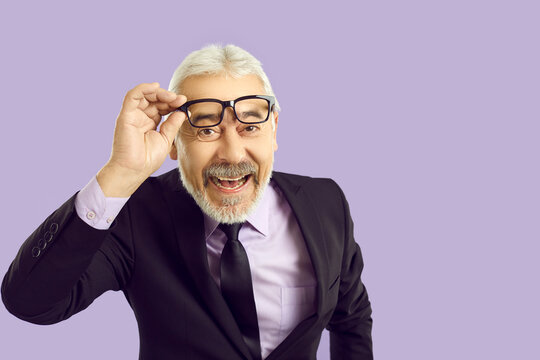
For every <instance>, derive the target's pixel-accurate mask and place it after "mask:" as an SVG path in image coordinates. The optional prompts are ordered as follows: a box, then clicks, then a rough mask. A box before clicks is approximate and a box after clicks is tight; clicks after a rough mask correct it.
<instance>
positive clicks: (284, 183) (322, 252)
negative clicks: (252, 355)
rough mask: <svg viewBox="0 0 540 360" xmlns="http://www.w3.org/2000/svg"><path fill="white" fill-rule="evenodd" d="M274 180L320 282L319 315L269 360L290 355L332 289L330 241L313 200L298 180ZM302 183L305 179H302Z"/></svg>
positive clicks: (280, 177)
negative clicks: (291, 348) (288, 350)
mask: <svg viewBox="0 0 540 360" xmlns="http://www.w3.org/2000/svg"><path fill="white" fill-rule="evenodd" d="M272 179H273V180H274V181H275V182H276V183H277V184H278V186H279V188H280V189H281V191H282V192H283V195H284V196H285V198H286V199H287V201H288V202H289V205H290V206H291V209H292V210H293V212H294V215H295V216H296V220H297V221H298V225H299V226H300V229H301V231H302V235H303V236H304V240H305V242H306V247H307V250H308V253H309V256H310V258H311V263H312V265H313V270H314V271H315V277H316V279H317V300H316V301H317V313H316V314H314V315H313V316H310V317H309V318H307V319H305V320H304V321H302V322H301V323H300V324H298V326H297V327H296V328H295V329H294V330H293V331H292V332H291V333H290V334H289V336H288V337H287V338H285V340H284V341H283V342H282V343H281V344H280V345H279V346H278V347H277V348H276V349H275V350H274V351H273V352H272V353H271V354H270V356H269V357H268V358H267V360H271V359H275V358H278V357H279V356H280V354H282V353H284V352H286V351H287V348H289V347H290V346H291V345H293V344H294V343H295V341H296V340H297V339H299V338H300V337H301V336H302V335H303V334H305V333H306V332H307V331H308V330H309V329H310V328H311V327H312V326H314V325H315V324H316V322H317V319H318V318H319V315H320V314H321V312H322V309H323V304H324V303H325V301H326V295H327V290H328V286H329V282H330V279H329V274H328V272H327V269H328V257H327V251H326V240H325V238H324V232H323V229H322V226H321V221H320V219H319V213H318V212H317V210H316V207H315V206H314V204H313V201H312V199H310V197H309V195H308V194H307V192H306V191H304V190H303V188H302V184H301V182H299V181H294V177H291V176H290V175H286V174H283V173H279V172H274V173H273V174H272ZM298 179H299V180H300V179H303V178H301V177H298Z"/></svg>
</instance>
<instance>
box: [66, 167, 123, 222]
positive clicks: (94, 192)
mask: <svg viewBox="0 0 540 360" xmlns="http://www.w3.org/2000/svg"><path fill="white" fill-rule="evenodd" d="M128 200H129V197H126V198H118V197H105V194H104V193H103V190H101V187H100V186H99V183H98V181H97V178H96V177H95V176H94V177H93V178H92V179H91V180H90V182H89V183H88V184H86V186H85V187H84V188H82V190H81V191H79V193H78V194H77V196H76V197H75V211H77V215H79V217H80V218H81V220H82V221H84V222H85V223H87V224H88V225H90V226H91V227H93V228H94V229H99V230H107V229H108V228H109V227H110V226H111V224H112V222H113V221H114V219H115V218H116V216H117V215H118V214H119V213H120V210H122V207H124V205H125V204H126V202H127V201H128Z"/></svg>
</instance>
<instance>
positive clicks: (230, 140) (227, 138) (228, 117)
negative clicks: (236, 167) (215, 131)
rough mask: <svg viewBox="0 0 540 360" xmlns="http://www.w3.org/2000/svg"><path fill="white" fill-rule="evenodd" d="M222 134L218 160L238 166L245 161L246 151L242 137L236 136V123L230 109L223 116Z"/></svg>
mask: <svg viewBox="0 0 540 360" xmlns="http://www.w3.org/2000/svg"><path fill="white" fill-rule="evenodd" d="M222 125H223V133H222V135H221V137H220V139H219V142H220V144H219V150H218V157H219V160H221V161H224V162H227V163H230V164H238V163H239V162H241V161H242V160H245V157H246V149H245V148H244V143H243V141H242V137H241V136H240V134H238V131H237V130H236V127H237V126H238V122H237V121H236V117H235V116H234V112H233V111H232V108H227V109H226V110H225V113H224V114H223V121H222Z"/></svg>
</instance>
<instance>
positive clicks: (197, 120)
mask: <svg viewBox="0 0 540 360" xmlns="http://www.w3.org/2000/svg"><path fill="white" fill-rule="evenodd" d="M187 110H188V114H189V120H190V122H191V124H192V125H194V126H198V127H206V126H215V125H217V124H218V123H219V122H220V120H221V112H222V111H223V106H222V105H221V104H220V103H217V102H211V101H204V102H199V103H195V104H192V105H190V106H188V108H187ZM234 111H235V113H236V116H237V117H238V120H240V121H241V122H244V123H248V124H249V123H260V122H262V121H264V120H266V118H267V117H268V111H269V109H268V101H266V100H265V99H244V100H240V101H237V102H236V103H235V104H234Z"/></svg>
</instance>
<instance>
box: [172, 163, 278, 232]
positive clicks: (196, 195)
mask: <svg viewBox="0 0 540 360" xmlns="http://www.w3.org/2000/svg"><path fill="white" fill-rule="evenodd" d="M178 155H180V154H178ZM273 167H274V164H273V162H272V165H271V168H270V172H269V173H268V175H267V176H266V179H259V181H258V182H257V181H255V178H254V177H255V176H254V175H252V177H253V179H251V181H253V182H254V183H255V199H254V200H252V201H251V203H250V204H248V205H247V206H242V207H240V206H237V205H238V204H239V203H241V202H242V200H243V198H242V195H238V196H228V197H226V198H223V200H222V203H221V206H216V205H214V204H212V203H211V202H210V201H209V200H208V197H207V195H206V188H207V186H208V181H204V188H203V190H202V191H200V190H196V189H195V187H194V186H193V184H191V183H190V182H189V180H187V177H186V176H185V171H184V168H183V166H182V163H181V161H180V156H178V171H179V172H180V179H181V180H182V185H183V186H184V189H186V191H187V192H188V193H189V194H190V195H191V197H193V200H195V203H197V205H198V206H199V208H201V210H202V211H203V212H204V213H205V214H206V215H208V216H210V217H211V218H212V219H214V220H216V221H217V222H219V223H222V224H234V223H243V222H245V221H246V220H247V217H248V216H249V214H251V213H252V212H253V211H254V210H255V209H256V208H257V205H258V204H259V202H260V201H261V199H262V196H263V194H264V190H265V189H266V187H267V186H268V184H269V183H270V178H271V174H272V169H273Z"/></svg>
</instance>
